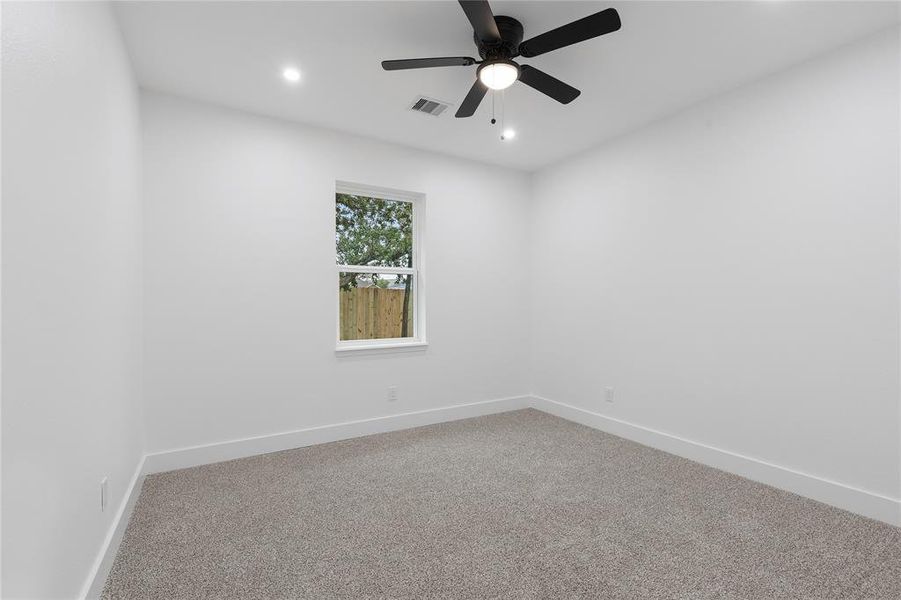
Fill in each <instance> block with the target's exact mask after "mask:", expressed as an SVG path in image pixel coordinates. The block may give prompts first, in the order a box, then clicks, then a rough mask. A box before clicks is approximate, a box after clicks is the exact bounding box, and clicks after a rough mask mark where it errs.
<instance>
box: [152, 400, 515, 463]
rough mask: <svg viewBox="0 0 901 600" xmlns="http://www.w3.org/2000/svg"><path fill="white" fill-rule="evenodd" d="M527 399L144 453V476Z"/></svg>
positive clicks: (473, 413) (489, 410) (508, 406)
mask: <svg viewBox="0 0 901 600" xmlns="http://www.w3.org/2000/svg"><path fill="white" fill-rule="evenodd" d="M530 399H531V397H530V396H514V397H510V398H500V399H497V400H486V401H484V402H472V403H470V404H457V405H454V406H446V407H443V408H434V409H430V410H420V411H416V412H408V413H401V414H397V415H389V416H385V417H375V418H372V419H362V420H359V421H350V422H347V423H337V424H335V425H323V426H321V427H310V428H308V429H298V430H295V431H287V432H284V433H275V434H271V435H263V436H257V437H250V438H243V439H238V440H231V441H227V442H219V443H215V444H205V445H202V446H191V447H188V448H178V449H175V450H168V451H165V452H156V453H153V454H148V455H146V457H145V460H144V473H145V474H150V473H160V472H163V471H172V470H175V469H184V468H187V467H196V466H199V465H206V464H210V463H216V462H222V461H224V460H233V459H236V458H244V457H247V456H255V455H257V454H266V453H269V452H278V451H280V450H290V449H292V448H301V447H303V446H312V445H314V444H324V443H326V442H337V441H339V440H346V439H350V438H355V437H360V436H364V435H372V434H375V433H385V432H388V431H398V430H401V429H409V428H411V427H420V426H422V425H432V424H435V423H443V422H446V421H456V420H459V419H468V418H470V417H479V416H482V415H488V414H493V413H500V412H506V411H510V410H519V409H522V408H528V407H529V405H530Z"/></svg>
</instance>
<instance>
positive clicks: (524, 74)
mask: <svg viewBox="0 0 901 600" xmlns="http://www.w3.org/2000/svg"><path fill="white" fill-rule="evenodd" d="M519 80H520V81H521V82H523V83H524V84H526V85H527V86H529V87H531V88H534V89H536V90H538V91H539V92H541V93H542V94H547V95H548V96H550V97H551V98H553V99H554V100H556V101H557V102H560V103H562V104H569V103H570V102H572V101H573V100H575V99H576V98H578V97H579V94H581V93H582V92H580V91H579V90H577V89H576V88H574V87H573V86H571V85H569V84H567V83H563V82H562V81H560V80H559V79H557V78H556V77H551V76H550V75H548V74H547V73H545V72H544V71H539V70H538V69H536V68H535V67H530V66H529V65H521V66H520V67H519Z"/></svg>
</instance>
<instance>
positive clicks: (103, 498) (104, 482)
mask: <svg viewBox="0 0 901 600" xmlns="http://www.w3.org/2000/svg"><path fill="white" fill-rule="evenodd" d="M108 502H109V478H108V477H104V478H103V479H101V480H100V512H104V511H106V505H107V503H108Z"/></svg>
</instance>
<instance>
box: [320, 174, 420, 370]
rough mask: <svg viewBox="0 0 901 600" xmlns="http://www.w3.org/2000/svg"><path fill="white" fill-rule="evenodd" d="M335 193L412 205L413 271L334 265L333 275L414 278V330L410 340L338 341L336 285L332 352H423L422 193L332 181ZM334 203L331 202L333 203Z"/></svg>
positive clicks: (399, 268)
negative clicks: (381, 275)
mask: <svg viewBox="0 0 901 600" xmlns="http://www.w3.org/2000/svg"><path fill="white" fill-rule="evenodd" d="M335 194H352V195H355V196H366V197H369V198H380V199H382V200H395V201H399V202H410V203H411V204H413V268H408V267H366V266H358V265H353V266H350V265H336V269H337V271H336V274H340V273H342V272H344V273H389V274H394V273H397V274H403V275H412V276H413V302H414V304H413V331H414V333H415V334H416V336H415V337H412V338H383V339H378V340H342V339H341V311H340V310H339V307H340V306H341V303H340V301H341V289H340V288H339V287H338V286H337V285H336V286H335V352H336V353H338V354H372V353H382V352H385V351H393V352H401V351H403V352H406V351H416V350H425V349H426V347H428V342H427V341H426V310H425V297H426V295H425V287H426V286H425V268H424V267H425V251H424V247H425V245H424V240H425V204H426V203H425V194H422V193H418V192H407V191H403V190H396V189H391V188H383V187H377V186H373V185H364V184H360V183H351V182H348V181H337V182H335ZM332 201H334V199H333V200H332Z"/></svg>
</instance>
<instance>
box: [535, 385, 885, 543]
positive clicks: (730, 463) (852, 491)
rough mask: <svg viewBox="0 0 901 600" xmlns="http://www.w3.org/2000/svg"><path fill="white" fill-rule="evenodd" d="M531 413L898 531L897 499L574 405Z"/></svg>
mask: <svg viewBox="0 0 901 600" xmlns="http://www.w3.org/2000/svg"><path fill="white" fill-rule="evenodd" d="M531 406H532V408H535V409H538V410H541V411H543V412H546V413H549V414H552V415H555V416H558V417H561V418H563V419H567V420H569V421H574V422H576V423H580V424H582V425H587V426H588V427H593V428H594V429H599V430H601V431H605V432H607V433H611V434H613V435H616V436H619V437H622V438H626V439H628V440H632V441H634V442H638V443H639V444H644V445H645V446H650V447H652V448H657V449H658V450H663V451H664V452H669V453H670V454H675V455H677V456H681V457H683V458H687V459H689V460H693V461H695V462H699V463H702V464H705V465H708V466H711V467H714V468H717V469H721V470H723V471H728V472H730V473H734V474H736V475H740V476H742V477H746V478H747V479H752V480H754V481H758V482H760V483H765V484H767V485H770V486H773V487H775V488H779V489H782V490H785V491H788V492H792V493H794V494H798V495H800V496H805V497H807V498H811V499H813V500H817V501H819V502H823V503H825V504H830V505H832V506H836V507H838V508H841V509H844V510H847V511H850V512H853V513H857V514H859V515H863V516H865V517H869V518H871V519H876V520H878V521H883V522H885V523H889V524H891V525H895V526H899V527H901V500H899V499H896V498H889V497H888V496H883V495H881V494H877V493H874V492H869V491H867V490H862V489H859V488H855V487H853V486H850V485H846V484H843V483H839V482H837V481H831V480H829V479H824V478H822V477H817V476H815V475H810V474H808V473H802V472H800V471H796V470H794V469H790V468H788V467H783V466H779V465H775V464H772V463H768V462H766V461H762V460H759V459H756V458H751V457H750V456H744V455H742V454H736V453H735V452H729V451H728V450H722V449H720V448H714V447H713V446H708V445H706V444H701V443H699V442H694V441H692V440H688V439H685V438H681V437H678V436H676V435H672V434H669V433H665V432H663V431H657V430H655V429H651V428H648V427H643V426H641V425H636V424H634V423H629V422H628V421H623V420H621V419H616V418H613V417H608V416H605V415H602V414H599V413H595V412H591V411H588V410H585V409H582V408H578V407H576V406H572V405H569V404H564V403H562V402H556V401H554V400H549V399H547V398H542V397H540V396H534V395H533V396H532V403H531Z"/></svg>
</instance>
